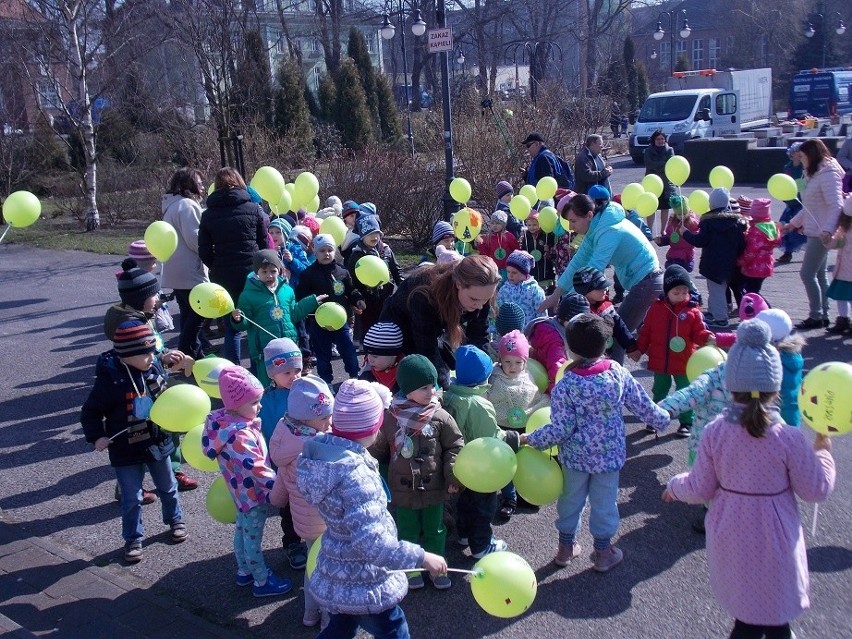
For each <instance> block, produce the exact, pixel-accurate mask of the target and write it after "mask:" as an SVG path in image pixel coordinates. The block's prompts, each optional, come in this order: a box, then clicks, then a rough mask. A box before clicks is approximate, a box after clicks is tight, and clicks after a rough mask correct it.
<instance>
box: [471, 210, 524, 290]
mask: <svg viewBox="0 0 852 639" xmlns="http://www.w3.org/2000/svg"><path fill="white" fill-rule="evenodd" d="M508 221H509V216H508V215H507V214H506V213H505V212H503V211H494V212H493V213H492V214H491V218H490V219H489V221H488V232H487V233H486V234H485V236H482V235H479V236H478V237H476V238H475V239H474V241H473V244H474V246H475V247H476V249H477V250H478V251H479V253H480V255H487V256H488V257H490V258H491V259H492V260H494V263H495V264H496V265H497V269H498V270H499V271H500V277H502V278H503V281H504V282H505V281H506V261H507V260H508V259H509V255H511V253H512V251H516V250H517V249H518V248H520V247H519V245H518V238H516V237H515V236H514V235H512V234H511V233H509V231H507V230H506V224H507V223H508Z"/></svg>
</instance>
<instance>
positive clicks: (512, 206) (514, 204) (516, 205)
mask: <svg viewBox="0 0 852 639" xmlns="http://www.w3.org/2000/svg"><path fill="white" fill-rule="evenodd" d="M509 210H510V211H511V212H512V215H514V216H515V217H516V218H518V219H519V220H521V221H523V220H525V219H527V217H528V216H529V214H530V210H532V204H530V201H529V200H528V199H527V198H526V197H525V196H523V195H516V196H514V197H513V198H512V199H511V200H509Z"/></svg>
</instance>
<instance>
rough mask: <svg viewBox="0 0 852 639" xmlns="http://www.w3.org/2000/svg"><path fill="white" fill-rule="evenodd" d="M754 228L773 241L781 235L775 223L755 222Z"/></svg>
mask: <svg viewBox="0 0 852 639" xmlns="http://www.w3.org/2000/svg"><path fill="white" fill-rule="evenodd" d="M752 228H755V229H757V230H758V231H760V232H761V233H763V234H764V235H765V236H766V237H767V238H769V239H770V240H772V241H775V240H776V239H778V236H779V235H780V234H781V233H780V231H779V230H778V225H777V224H775V222H755V223H754V225H753V227H752Z"/></svg>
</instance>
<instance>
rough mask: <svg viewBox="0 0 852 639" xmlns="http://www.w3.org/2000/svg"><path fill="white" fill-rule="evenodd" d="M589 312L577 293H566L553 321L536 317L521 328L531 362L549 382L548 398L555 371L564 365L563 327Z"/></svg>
mask: <svg viewBox="0 0 852 639" xmlns="http://www.w3.org/2000/svg"><path fill="white" fill-rule="evenodd" d="M590 312H591V309H590V307H589V300H587V299H586V298H585V297H584V296H583V295H580V294H579V293H568V294H567V295H565V296H564V297H563V298H562V300H561V301H560V302H559V309H558V310H557V312H556V317H540V318H538V319H536V320H533V321H532V322H530V323H529V324H527V325H526V327H525V328H524V335H526V337H527V339H528V340H529V343H530V346H531V347H532V350H531V355H532V357H533V359H535V360H536V361H538V362H539V363H541V365H542V366H544V368H545V369H546V370H547V378H548V379H549V380H550V384H549V385H548V387H547V393H548V394H550V392H551V391H552V390H553V385H554V384H555V383H556V374H557V373H558V372H559V369H560V368H561V367H562V365H563V364H564V363H565V362H567V361H568V341H567V339H566V337H565V327H566V326H567V325H568V322H569V321H570V320H571V318H573V317H575V316H577V315H579V314H581V313H590Z"/></svg>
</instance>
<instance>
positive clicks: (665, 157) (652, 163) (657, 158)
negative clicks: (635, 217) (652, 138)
mask: <svg viewBox="0 0 852 639" xmlns="http://www.w3.org/2000/svg"><path fill="white" fill-rule="evenodd" d="M674 156H675V152H674V149H673V148H672V147H670V146H669V145H668V144H666V145H665V146H664V147H658V146H656V145H655V144H654V143H653V142H652V143H651V144H649V145H648V146H646V147H645V152H644V153H643V159H644V161H645V175H656V176H657V177H659V178H660V179H661V180H662V181H663V193H662V194H661V195H660V204H661V205H662V204H666V205H668V204H669V198H670V197H671V196H672V195H674V194H675V185H674V184H672V183H671V182H670V181H669V178H668V177H667V176H666V162H668V161H669V159H671V158H673V157H674ZM663 208H670V207H669V206H665V207H663Z"/></svg>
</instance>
